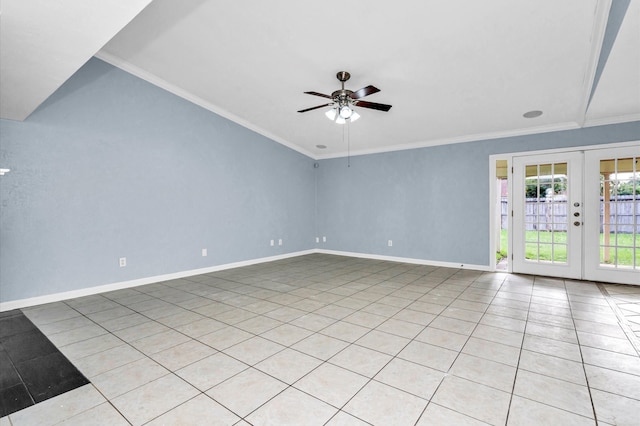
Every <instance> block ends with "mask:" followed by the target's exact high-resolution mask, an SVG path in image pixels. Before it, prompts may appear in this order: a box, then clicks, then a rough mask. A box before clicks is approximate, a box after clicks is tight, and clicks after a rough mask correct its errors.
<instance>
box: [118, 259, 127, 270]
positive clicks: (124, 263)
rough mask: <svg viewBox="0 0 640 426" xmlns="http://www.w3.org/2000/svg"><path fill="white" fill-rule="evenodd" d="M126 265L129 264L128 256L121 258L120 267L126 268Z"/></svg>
mask: <svg viewBox="0 0 640 426" xmlns="http://www.w3.org/2000/svg"><path fill="white" fill-rule="evenodd" d="M125 266H127V258H126V257H121V258H120V267H121V268H124V267H125Z"/></svg>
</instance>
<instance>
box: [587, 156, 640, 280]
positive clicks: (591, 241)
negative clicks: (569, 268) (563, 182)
mask: <svg viewBox="0 0 640 426" xmlns="http://www.w3.org/2000/svg"><path fill="white" fill-rule="evenodd" d="M585 170H588V171H590V172H589V174H588V175H586V176H585V185H586V187H587V188H589V190H588V191H586V192H585V203H586V204H585V205H589V206H591V207H590V208H589V213H590V214H589V215H588V216H587V217H586V218H585V228H584V233H585V247H588V250H587V251H586V252H585V264H584V269H585V270H584V274H585V277H586V278H587V279H589V280H594V281H606V282H615V283H621V284H636V285H640V145H638V146H635V147H626V148H615V149H601V150H594V151H587V152H585Z"/></svg>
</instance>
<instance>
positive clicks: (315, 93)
mask: <svg viewBox="0 0 640 426" xmlns="http://www.w3.org/2000/svg"><path fill="white" fill-rule="evenodd" d="M304 93H306V94H307V95H314V96H322V97H323V98H327V99H333V98H332V97H331V96H329V95H325V94H324V93H318V92H304Z"/></svg>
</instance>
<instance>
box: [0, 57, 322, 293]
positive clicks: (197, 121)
mask: <svg viewBox="0 0 640 426" xmlns="http://www.w3.org/2000/svg"><path fill="white" fill-rule="evenodd" d="M0 140H1V145H0V163H1V164H2V166H3V167H7V168H10V169H11V172H10V173H8V174H6V175H5V176H3V177H2V178H1V179H0V185H1V186H0V205H1V207H2V208H1V212H0V300H1V301H11V300H17V299H23V298H29V297H34V296H41V295H46V294H52V293H58V292H64V291H70V290H76V289H80V288H86V287H92V286H97V285H103V284H109V283H115V282H122V281H127V280H132V279H138V278H145V277H151V276H156V275H161V274H167V273H173V272H180V271H188V270H192V269H197V268H205V267H209V266H215V265H220V264H226V263H231V262H238V261H243V260H249V259H256V258H261V257H268V256H275V255H279V254H283V253H290V252H296V251H300V250H307V249H311V248H313V247H314V246H315V243H314V239H313V237H314V223H315V216H314V209H315V205H314V197H315V174H316V171H315V169H314V168H313V163H314V161H313V160H312V159H310V158H308V157H306V156H304V155H301V154H299V153H297V152H295V151H293V150H291V149H289V148H286V147H284V146H282V145H281V144H278V143H276V142H274V141H271V140H269V139H267V138H265V137H263V136H261V135H258V134H256V133H254V132H252V131H249V130H247V129H245V128H243V127H241V126H239V125H237V124H234V123H232V122H230V121H228V120H226V119H224V118H221V117H219V116H217V115H215V114H213V113H211V112H209V111H206V110H204V109H202V108H200V107H198V106H195V105H193V104H191V103H189V102H187V101H185V100H182V99H180V98H178V97H176V96H174V95H172V94H170V93H168V92H166V91H164V90H162V89H159V88H157V87H155V86H153V85H151V84H148V83H146V82H144V81H142V80H140V79H138V78H136V77H133V76H131V75H130V74H127V73H126V72H124V71H121V70H119V69H117V68H114V67H112V66H110V65H108V64H106V63H104V62H102V61H100V60H97V59H92V60H91V61H89V62H88V63H87V64H86V65H85V66H84V67H83V68H82V69H81V70H80V71H79V72H78V73H76V75H74V76H73V77H72V78H71V79H70V80H69V81H68V82H67V83H66V84H65V85H64V86H62V87H61V88H60V89H59V90H58V91H57V92H56V93H55V94H54V95H53V96H52V97H51V98H50V99H48V100H47V101H46V103H45V104H43V105H42V106H41V107H40V108H39V109H38V110H37V111H36V112H35V113H34V114H32V115H31V116H30V117H29V118H28V119H27V120H26V121H24V122H14V121H7V120H3V121H2V122H0ZM279 238H282V239H283V240H284V241H283V242H284V244H283V246H282V247H278V246H277V244H276V246H275V247H270V246H269V240H270V239H276V241H277V239H279ZM202 248H207V249H208V256H207V257H202V256H201V249H202ZM123 256H126V258H127V262H128V265H127V266H126V267H125V268H120V267H119V265H118V259H119V258H120V257H123Z"/></svg>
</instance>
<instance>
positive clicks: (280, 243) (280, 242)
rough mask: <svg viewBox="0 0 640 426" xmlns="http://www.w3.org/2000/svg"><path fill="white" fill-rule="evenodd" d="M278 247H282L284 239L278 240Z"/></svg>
mask: <svg viewBox="0 0 640 426" xmlns="http://www.w3.org/2000/svg"><path fill="white" fill-rule="evenodd" d="M278 245H279V246H281V245H282V238H280V239H279V240H278Z"/></svg>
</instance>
